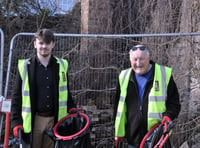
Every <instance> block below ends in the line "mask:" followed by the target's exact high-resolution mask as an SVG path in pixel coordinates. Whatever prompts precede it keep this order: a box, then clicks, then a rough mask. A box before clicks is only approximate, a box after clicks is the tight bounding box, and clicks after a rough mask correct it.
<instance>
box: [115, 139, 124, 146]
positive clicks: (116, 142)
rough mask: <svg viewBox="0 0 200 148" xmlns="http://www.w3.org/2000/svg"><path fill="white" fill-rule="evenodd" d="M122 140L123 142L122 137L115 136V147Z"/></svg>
mask: <svg viewBox="0 0 200 148" xmlns="http://www.w3.org/2000/svg"><path fill="white" fill-rule="evenodd" d="M122 142H123V137H116V140H115V144H116V148H117V147H118V145H120V143H121V144H122Z"/></svg>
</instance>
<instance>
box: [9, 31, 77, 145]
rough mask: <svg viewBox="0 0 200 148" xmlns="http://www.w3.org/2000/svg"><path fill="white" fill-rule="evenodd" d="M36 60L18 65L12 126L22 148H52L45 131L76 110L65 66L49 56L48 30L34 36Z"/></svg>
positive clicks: (51, 36)
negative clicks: (19, 133)
mask: <svg viewBox="0 0 200 148" xmlns="http://www.w3.org/2000/svg"><path fill="white" fill-rule="evenodd" d="M34 38H35V40H34V47H35V49H36V56H34V57H31V58H28V59H20V60H19V61H18V73H17V78H16V84H15V88H14V90H13V95H12V109H11V126H12V128H13V134H14V136H15V137H18V136H19V135H18V130H19V129H21V130H22V141H23V146H24V147H26V148H27V147H32V148H53V146H54V143H53V140H51V139H50V138H49V137H48V136H46V135H44V134H43V132H44V131H45V130H50V129H52V128H53V126H54V125H55V124H56V123H57V121H58V120H60V119H61V118H63V117H65V116H66V115H67V114H68V112H70V111H71V110H72V109H74V108H75V107H76V105H75V104H74V101H73V100H72V97H71V94H70V91H69V87H68V84H69V83H68V62H67V60H64V59H60V58H57V57H55V56H53V55H52V50H53V48H54V46H55V41H54V34H53V32H52V31H51V30H49V29H41V30H39V31H38V32H36V33H35V37H34Z"/></svg>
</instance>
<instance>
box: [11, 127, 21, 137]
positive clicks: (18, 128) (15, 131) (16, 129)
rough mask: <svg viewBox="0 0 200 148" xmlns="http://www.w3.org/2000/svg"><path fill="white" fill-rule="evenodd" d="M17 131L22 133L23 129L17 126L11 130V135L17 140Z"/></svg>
mask: <svg viewBox="0 0 200 148" xmlns="http://www.w3.org/2000/svg"><path fill="white" fill-rule="evenodd" d="M19 130H22V131H23V127H22V125H17V126H15V127H14V128H13V135H14V136H15V137H17V138H19V135H18V131H19Z"/></svg>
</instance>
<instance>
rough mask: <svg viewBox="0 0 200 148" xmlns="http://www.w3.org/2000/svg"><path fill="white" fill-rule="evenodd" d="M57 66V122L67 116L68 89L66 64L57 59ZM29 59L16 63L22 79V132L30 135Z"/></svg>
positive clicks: (64, 61) (62, 60)
mask: <svg viewBox="0 0 200 148" xmlns="http://www.w3.org/2000/svg"><path fill="white" fill-rule="evenodd" d="M55 58H56V59H57V63H58V64H59V78H60V79H59V96H58V97H59V109H58V120H60V119H62V118H63V117H65V116H66V115H67V100H68V89H67V70H68V62H67V61H66V60H64V59H60V58H57V57H55ZM29 60H30V59H26V60H24V59H21V60H19V61H18V69H19V73H20V77H21V79H22V119H23V130H24V132H25V133H30V132H31V129H32V125H31V119H32V117H31V99H30V87H29V78H28V71H27V65H28V64H30V62H29Z"/></svg>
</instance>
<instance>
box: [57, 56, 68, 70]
mask: <svg viewBox="0 0 200 148" xmlns="http://www.w3.org/2000/svg"><path fill="white" fill-rule="evenodd" d="M58 59H59V62H60V63H61V64H62V67H63V68H64V69H65V64H64V61H63V59H60V58H58ZM65 70H66V69H65Z"/></svg>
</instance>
